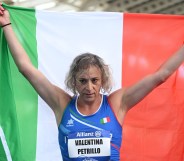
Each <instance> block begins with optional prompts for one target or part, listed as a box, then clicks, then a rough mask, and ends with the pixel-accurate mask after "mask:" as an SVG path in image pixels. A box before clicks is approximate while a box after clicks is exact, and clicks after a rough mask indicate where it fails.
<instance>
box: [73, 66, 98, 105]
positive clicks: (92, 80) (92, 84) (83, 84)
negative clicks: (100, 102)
mask: <svg viewBox="0 0 184 161" xmlns="http://www.w3.org/2000/svg"><path fill="white" fill-rule="evenodd" d="M101 87H102V77H101V71H100V69H99V68H98V67H96V66H90V67H89V68H87V69H84V70H83V71H81V72H79V73H78V74H77V76H76V89H77V91H78V93H79V94H80V99H83V101H85V102H86V101H87V102H92V101H95V99H96V98H97V97H98V96H99V95H100V89H101Z"/></svg>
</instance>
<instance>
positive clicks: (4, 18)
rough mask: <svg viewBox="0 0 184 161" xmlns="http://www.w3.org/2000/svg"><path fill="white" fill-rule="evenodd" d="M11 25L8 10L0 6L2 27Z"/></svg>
mask: <svg viewBox="0 0 184 161" xmlns="http://www.w3.org/2000/svg"><path fill="white" fill-rule="evenodd" d="M8 23H10V15H9V12H8V11H7V10H5V9H4V8H3V7H2V4H0V26H3V25H5V24H8Z"/></svg>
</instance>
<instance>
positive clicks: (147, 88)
mask: <svg viewBox="0 0 184 161" xmlns="http://www.w3.org/2000/svg"><path fill="white" fill-rule="evenodd" d="M183 62H184V46H182V47H181V48H180V49H179V50H178V51H177V52H176V53H174V54H173V55H172V56H171V57H170V58H169V59H168V60H166V62H164V63H163V64H162V65H161V66H160V67H159V69H158V70H157V71H156V72H155V73H153V74H150V75H148V76H146V77H145V78H143V79H142V80H141V81H139V82H138V83H136V84H135V85H133V86H131V87H130V88H127V89H126V90H125V92H124V96H123V100H122V101H124V102H125V104H126V107H127V108H128V109H130V108H131V107H133V106H134V105H135V104H137V103H138V102H140V101H141V100H142V99H143V98H144V97H145V96H146V95H148V94H149V93H150V92H151V91H152V90H153V89H155V88H156V87H158V86H159V85H160V84H162V83H163V82H165V81H166V80H167V79H168V78H169V77H170V76H171V75H172V74H173V73H174V72H175V71H176V70H177V69H178V67H179V66H180V65H181V64H182V63H183Z"/></svg>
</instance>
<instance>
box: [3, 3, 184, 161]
mask: <svg viewBox="0 0 184 161" xmlns="http://www.w3.org/2000/svg"><path fill="white" fill-rule="evenodd" d="M3 6H4V7H5V8H6V9H8V10H9V12H10V15H11V22H12V26H13V29H14V31H15V32H16V34H17V36H18V39H19V40H20V42H21V43H22V45H23V47H24V48H25V50H26V51H27V53H28V55H29V57H30V59H31V61H32V63H33V64H34V65H35V66H36V67H37V68H38V69H39V70H40V71H41V72H43V73H44V74H45V75H46V77H47V78H48V79H49V80H50V81H51V82H53V83H55V84H56V85H58V86H60V87H61V88H64V89H65V86H64V84H63V82H64V79H65V75H66V73H67V71H68V69H69V65H70V64H71V62H72V60H73V58H74V57H75V56H76V55H78V54H80V53H84V52H91V53H95V54H98V55H99V56H101V57H102V58H104V60H105V61H106V63H107V64H109V65H110V66H111V68H112V72H113V77H114V88H113V90H116V89H118V88H120V87H122V86H123V87H127V86H129V85H131V84H134V83H135V82H136V81H138V80H140V79H141V78H143V77H144V76H145V75H147V74H149V73H152V72H154V71H155V70H156V69H157V68H158V67H159V65H160V64H161V63H162V62H163V61H164V60H166V59H167V58H168V57H169V56H171V55H172V54H173V52H175V51H176V50H177V49H179V48H180V47H181V45H182V43H183V40H184V28H183V26H184V16H179V15H177V16H174V15H158V14H133V13H109V12H77V13H69V12H68V13H67V12H66V13H65V12H51V11H36V10H34V9H27V8H20V7H10V6H7V5H5V4H4V5H3ZM0 36H1V37H0V160H1V161H35V160H36V161H53V160H54V161H61V160H62V157H61V153H60V149H59V144H58V130H57V125H56V121H55V118H54V114H53V112H52V111H51V109H50V108H49V107H48V106H47V105H46V103H45V102H44V101H43V100H42V99H41V98H40V97H39V96H38V95H37V93H36V92H35V91H34V89H33V88H32V87H31V86H30V84H29V83H28V81H27V80H26V79H25V78H24V77H23V76H22V75H21V74H20V73H19V71H18V69H17V67H16V65H15V64H14V62H13V60H12V57H11V55H10V53H9V49H8V46H7V42H6V40H5V37H4V33H3V31H2V29H0ZM137 92H139V91H137ZM121 160H123V161H143V160H144V161H184V65H182V66H181V67H180V68H179V69H178V70H177V71H176V72H175V73H174V74H173V75H172V76H171V77H170V78H169V79H168V80H167V82H165V83H164V84H163V85H161V86H159V87H158V88H157V89H155V90H154V91H153V92H151V93H150V94H149V95H148V96H147V97H146V98H145V99H144V100H143V101H141V102H140V103H139V104H137V105H136V106H135V107H134V108H132V109H131V110H130V111H129V112H128V114H127V116H126V118H125V120H124V125H123V142H122V148H121Z"/></svg>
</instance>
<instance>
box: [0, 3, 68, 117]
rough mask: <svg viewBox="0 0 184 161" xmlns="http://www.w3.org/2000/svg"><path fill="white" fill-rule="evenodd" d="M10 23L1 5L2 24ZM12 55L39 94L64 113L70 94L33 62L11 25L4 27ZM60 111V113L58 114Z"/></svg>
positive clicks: (0, 20)
mask: <svg viewBox="0 0 184 161" xmlns="http://www.w3.org/2000/svg"><path fill="white" fill-rule="evenodd" d="M8 23H10V19H9V13H8V11H6V10H4V9H3V8H2V6H1V5H0V25H1V26H3V25H5V24H8ZM3 31H4V34H5V37H6V40H7V42H8V46H9V48H10V51H11V54H12V57H13V59H14V61H15V63H16V65H17V67H18V69H19V71H20V72H21V73H22V74H23V75H24V76H25V77H26V79H27V80H28V81H29V82H30V83H31V84H32V86H33V87H34V88H35V90H36V91H37V92H38V94H39V95H40V96H41V97H42V98H43V99H44V100H45V101H46V102H47V103H48V105H49V106H50V107H51V108H52V109H53V111H54V112H55V114H57V115H60V114H62V111H63V108H64V107H65V106H66V105H67V103H68V101H69V100H70V96H69V95H68V94H67V93H65V92H64V91H63V90H62V89H60V88H58V87H56V86H55V85H53V84H52V83H51V82H50V81H49V80H48V79H47V78H46V77H45V76H44V75H43V74H42V73H41V72H40V71H39V70H37V69H36V68H35V67H34V66H33V65H32V63H31V61H30V59H29V57H28V55H27V53H26V52H25V50H24V49H23V47H22V46H21V44H20V43H19V41H18V39H17V37H16V35H15V33H14V31H13V29H12V26H11V25H8V26H5V27H3ZM58 113H59V114H58Z"/></svg>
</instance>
